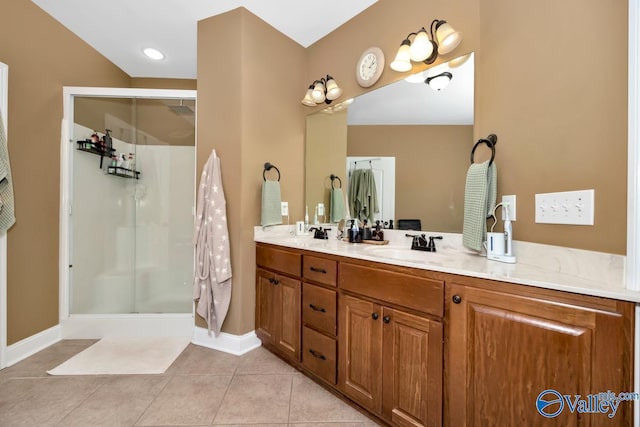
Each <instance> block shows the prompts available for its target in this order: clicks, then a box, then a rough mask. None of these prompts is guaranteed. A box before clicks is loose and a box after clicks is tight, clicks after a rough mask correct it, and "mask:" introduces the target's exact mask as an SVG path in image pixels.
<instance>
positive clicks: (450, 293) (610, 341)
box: [445, 285, 632, 427]
mask: <svg viewBox="0 0 640 427" xmlns="http://www.w3.org/2000/svg"><path fill="white" fill-rule="evenodd" d="M614 303H615V302H614ZM447 304H448V308H449V316H450V317H449V320H450V322H449V325H448V330H447V340H448V345H447V355H446V358H447V362H448V365H447V372H446V378H447V385H448V395H447V397H446V403H445V408H446V420H445V424H446V425H449V426H456V427H457V426H480V425H481V426H515V425H520V426H525V425H526V426H536V425H544V426H563V427H566V426H598V425H604V424H606V425H607V426H609V425H630V424H631V414H632V405H631V402H622V403H620V406H619V407H618V412H617V413H616V415H615V416H614V417H613V418H611V419H610V418H609V417H608V416H607V415H605V414H599V413H595V414H587V413H578V411H575V412H574V413H572V412H571V411H570V409H569V407H568V404H566V402H564V403H563V410H562V411H561V412H560V413H559V414H558V415H557V416H555V417H552V418H545V417H544V416H543V415H541V414H540V413H539V412H538V410H537V407H536V401H537V399H538V396H539V395H540V393H541V392H543V391H544V390H550V389H551V390H555V391H557V392H559V393H560V394H561V395H571V396H572V397H573V396H574V395H581V396H582V397H583V398H586V396H587V395H589V394H597V393H599V392H607V391H608V390H611V391H614V392H616V393H618V392H625V391H629V389H630V387H631V384H630V383H631V381H630V378H631V375H630V370H631V361H630V352H631V350H632V348H631V344H630V338H629V337H630V336H631V333H630V327H629V325H630V323H631V322H630V320H629V319H630V317H629V316H630V312H629V311H628V312H626V314H625V313H624V311H625V310H627V308H628V307H626V306H620V307H621V308H623V313H616V312H611V311H607V309H606V307H603V308H598V307H591V308H584V307H582V306H580V305H578V304H574V303H570V302H569V303H567V302H563V301H561V300H553V299H549V300H547V299H546V297H544V298H541V297H535V296H533V297H529V296H524V295H512V294H507V293H504V292H499V291H489V290H485V289H478V288H473V287H465V286H460V285H452V286H451V287H450V289H448V290H447ZM616 304H626V303H616ZM625 307H626V308H625ZM546 397H547V399H546V400H547V401H548V400H549V399H550V397H553V396H546ZM557 400H558V401H559V402H562V400H560V399H557ZM559 402H558V403H555V404H553V405H554V406H549V407H548V409H547V410H546V413H547V414H552V413H553V412H555V411H556V410H559V409H560V408H561V405H560V403H559Z"/></svg>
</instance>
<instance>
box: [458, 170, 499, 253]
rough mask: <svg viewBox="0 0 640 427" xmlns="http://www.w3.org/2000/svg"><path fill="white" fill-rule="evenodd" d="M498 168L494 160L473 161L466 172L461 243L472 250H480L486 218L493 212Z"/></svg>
mask: <svg viewBox="0 0 640 427" xmlns="http://www.w3.org/2000/svg"><path fill="white" fill-rule="evenodd" d="M497 176H498V169H497V166H496V164H495V162H493V163H491V164H489V161H488V160H487V161H486V162H483V163H474V164H472V165H471V166H470V167H469V171H468V172H467V181H466V185H465V189H464V222H463V225H462V244H463V245H464V246H466V247H467V248H469V249H473V250H474V251H481V250H482V242H483V241H484V236H485V234H486V233H487V218H488V217H490V216H491V215H492V214H493V209H494V208H495V206H496V197H497Z"/></svg>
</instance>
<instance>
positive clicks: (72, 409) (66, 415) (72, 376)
mask: <svg viewBox="0 0 640 427" xmlns="http://www.w3.org/2000/svg"><path fill="white" fill-rule="evenodd" d="M77 377H78V375H61V376H58V378H61V379H62V378H71V379H73V378H77ZM49 378H50V379H56V378H55V376H51V377H39V378H36V379H45V380H46V381H48V380H49ZM99 378H100V383H99V384H98V386H97V387H96V388H95V389H94V390H93V391H92V392H91V393H89V394H87V395H86V396H85V398H84V399H81V400H80V402H78V404H77V405H75V406H74V407H73V408H71V409H70V410H69V411H68V412H67V413H66V414H64V415H63V416H62V417H60V420H59V421H58V422H56V424H55V425H56V426H60V425H62V426H64V425H65V424H61V423H62V421H64V419H65V418H67V417H68V416H69V415H70V414H71V413H72V412H73V411H75V410H76V409H78V408H79V407H80V406H81V405H82V404H83V403H84V402H86V401H87V399H89V398H90V397H91V396H93V395H94V394H96V393H97V392H98V390H99V389H100V388H101V387H102V386H104V385H105V384H106V383H107V378H106V377H99Z"/></svg>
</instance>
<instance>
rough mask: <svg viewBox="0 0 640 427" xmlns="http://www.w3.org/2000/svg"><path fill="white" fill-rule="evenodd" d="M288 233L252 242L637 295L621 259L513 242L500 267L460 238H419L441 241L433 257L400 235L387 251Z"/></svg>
mask: <svg viewBox="0 0 640 427" xmlns="http://www.w3.org/2000/svg"><path fill="white" fill-rule="evenodd" d="M293 230H294V226H289V225H281V226H273V227H267V228H265V229H263V228H262V227H255V229H254V240H255V241H256V242H262V243H269V244H273V245H279V246H286V247H290V248H296V249H304V250H308V251H314V252H319V253H325V254H331V255H338V256H344V257H350V258H357V259H363V260H368V261H374V262H383V263H386V264H394V265H402V266H405V267H412V268H420V269H423V270H431V271H439V272H443V273H450V274H458V275H462V276H470V277H478V278H482V279H491V280H499V281H503V282H509V283H516V284H521V285H529V286H536V287H539V288H546V289H555V290H559V291H566V292H573V293H577V294H583V295H592V296H599V297H605V298H613V299H618V300H623V301H632V302H640V292H638V291H634V290H630V289H627V288H626V287H625V283H624V265H625V257H624V256H622V255H614V254H607V253H602V252H593V251H585V250H580V249H572V248H565V247H559V246H551V245H541V244H537V243H529V242H517V241H514V242H513V247H514V254H515V255H516V257H517V263H515V264H506V263H501V262H498V261H492V260H487V258H486V257H484V256H481V255H478V254H477V253H475V252H472V251H469V250H468V249H466V248H464V247H463V246H462V235H461V234H450V233H432V232H423V233H425V234H426V235H427V236H430V235H440V236H443V237H444V238H443V240H436V247H437V251H436V252H423V251H414V250H411V249H410V247H411V238H410V237H406V236H405V234H406V233H407V232H406V231H402V230H384V234H385V236H384V237H385V239H387V240H389V244H388V245H369V244H362V243H347V242H343V241H341V240H338V239H337V238H336V237H335V227H334V228H333V230H332V231H331V232H330V236H331V237H330V238H329V239H328V240H321V239H314V238H313V236H312V235H308V236H294V235H293ZM409 233H413V232H409Z"/></svg>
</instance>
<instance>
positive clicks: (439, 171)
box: [347, 125, 473, 233]
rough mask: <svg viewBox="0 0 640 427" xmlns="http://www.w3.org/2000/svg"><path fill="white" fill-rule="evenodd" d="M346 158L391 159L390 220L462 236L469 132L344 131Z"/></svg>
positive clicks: (437, 129) (427, 129) (417, 129)
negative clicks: (393, 161)
mask: <svg viewBox="0 0 640 427" xmlns="http://www.w3.org/2000/svg"><path fill="white" fill-rule="evenodd" d="M347 134H348V143H347V154H348V155H349V156H372V157H378V156H395V158H396V201H395V218H396V220H397V219H400V218H405V219H420V220H421V221H422V229H423V230H432V231H441V232H452V233H453V232H455V233H461V232H462V221H463V218H464V186H465V179H466V172H467V170H468V169H469V151H470V149H469V144H470V141H472V140H473V126H381V125H378V126H349V127H348V131H347Z"/></svg>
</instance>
